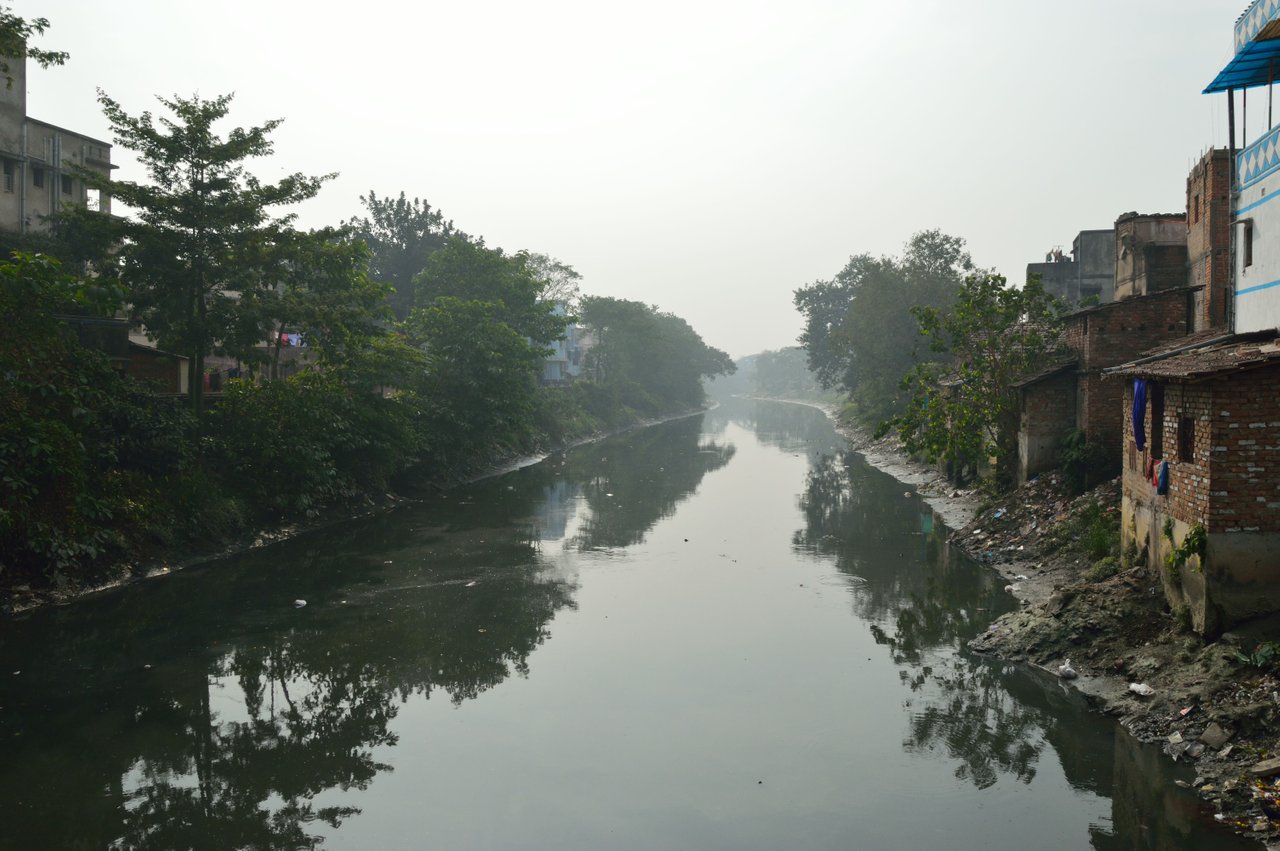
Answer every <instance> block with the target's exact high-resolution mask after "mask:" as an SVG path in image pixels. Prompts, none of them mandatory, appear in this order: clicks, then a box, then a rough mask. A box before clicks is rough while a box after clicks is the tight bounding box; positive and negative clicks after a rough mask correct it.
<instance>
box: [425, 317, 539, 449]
mask: <svg viewBox="0 0 1280 851" xmlns="http://www.w3.org/2000/svg"><path fill="white" fill-rule="evenodd" d="M504 313H505V310H504V308H503V306H502V305H501V304H500V303H495V302H490V301H481V300H478V299H470V300H466V299H462V298H457V297H454V296H447V295H442V296H438V297H437V298H436V299H434V300H433V301H432V303H431V305H430V306H429V307H421V308H417V309H415V310H414V311H413V313H411V314H410V315H409V319H408V320H406V322H405V323H404V328H405V330H406V331H407V332H408V335H409V339H410V340H411V341H413V342H414V343H416V344H418V345H419V346H420V347H421V348H422V350H423V351H425V352H426V356H427V357H428V358H429V361H430V368H429V370H428V372H427V375H426V377H425V378H424V380H423V386H422V390H421V395H420V400H421V402H422V403H423V404H424V405H426V406H427V411H428V412H427V417H428V419H429V422H430V424H431V426H430V431H431V433H432V434H433V435H435V439H436V445H435V451H436V456H437V460H440V461H443V462H444V463H445V464H447V465H449V466H451V467H452V466H454V465H458V464H462V463H466V462H469V461H472V460H474V458H475V456H476V455H478V454H481V453H484V452H486V451H488V450H489V449H492V448H494V447H495V446H503V447H506V448H515V447H519V446H520V445H522V443H523V442H524V440H525V439H526V438H528V437H529V436H530V427H531V423H532V414H533V408H534V403H535V398H536V393H537V382H536V376H537V370H538V366H539V364H540V363H541V361H542V358H543V357H545V355H546V350H545V349H542V348H540V347H538V346H536V345H533V344H531V343H530V342H529V340H528V339H527V338H526V336H525V335H524V334H522V333H521V332H520V331H519V330H517V329H516V328H514V327H512V326H511V325H510V324H508V323H507V322H506V321H505V317H504Z"/></svg>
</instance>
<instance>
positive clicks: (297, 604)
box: [293, 600, 307, 609]
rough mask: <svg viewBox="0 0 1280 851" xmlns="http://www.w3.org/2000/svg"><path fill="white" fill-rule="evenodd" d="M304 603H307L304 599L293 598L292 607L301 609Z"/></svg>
mask: <svg viewBox="0 0 1280 851" xmlns="http://www.w3.org/2000/svg"><path fill="white" fill-rule="evenodd" d="M306 604H307V601H306V600H294V601H293V607H294V608H295V609H301V608H302V607H303V606H305V605H306Z"/></svg>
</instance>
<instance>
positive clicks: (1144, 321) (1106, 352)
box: [1066, 289, 1191, 370]
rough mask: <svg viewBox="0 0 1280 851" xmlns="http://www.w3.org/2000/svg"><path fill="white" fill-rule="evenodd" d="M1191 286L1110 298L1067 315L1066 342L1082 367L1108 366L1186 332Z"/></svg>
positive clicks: (1187, 331)
mask: <svg viewBox="0 0 1280 851" xmlns="http://www.w3.org/2000/svg"><path fill="white" fill-rule="evenodd" d="M1189 298H1190V296H1189V291H1188V290H1185V289H1183V290H1177V291H1165V292H1159V293H1152V294H1151V295H1146V296H1141V297H1136V298H1128V299H1125V300H1124V301H1117V302H1111V303H1110V304H1106V305H1103V306H1102V307H1101V308H1099V309H1097V310H1092V311H1085V312H1081V313H1077V314H1075V315H1074V316H1071V317H1069V318H1068V319H1067V328H1066V343H1067V346H1068V347H1069V348H1071V349H1072V350H1073V351H1075V352H1076V353H1077V354H1078V355H1079V356H1080V368H1081V369H1082V370H1098V369H1105V368H1106V367H1109V366H1117V365H1119V364H1122V363H1125V362H1126V361H1130V360H1133V359H1134V358H1135V357H1137V356H1138V355H1139V354H1140V353H1142V352H1145V351H1147V350H1148V349H1152V348H1155V347H1156V346H1158V345H1160V344H1162V343H1165V342H1167V341H1169V340H1173V339H1176V338H1178V337H1183V336H1186V334H1187V333H1189V331H1190V330H1191V329H1190V328H1188V327H1187V318H1188V313H1189V310H1188V300H1189Z"/></svg>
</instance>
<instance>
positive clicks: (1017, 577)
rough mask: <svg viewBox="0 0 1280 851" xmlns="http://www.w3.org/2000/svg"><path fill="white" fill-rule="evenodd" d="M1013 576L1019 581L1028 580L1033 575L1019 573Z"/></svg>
mask: <svg viewBox="0 0 1280 851" xmlns="http://www.w3.org/2000/svg"><path fill="white" fill-rule="evenodd" d="M1013 578H1014V579H1016V580H1018V581H1019V582H1025V581H1027V580H1028V579H1030V578H1031V577H1029V576H1027V575H1026V574H1025V573H1019V574H1018V575H1017V576H1015V577H1013Z"/></svg>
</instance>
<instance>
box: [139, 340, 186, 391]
mask: <svg viewBox="0 0 1280 851" xmlns="http://www.w3.org/2000/svg"><path fill="white" fill-rule="evenodd" d="M185 368H186V361H185V359H183V358H178V357H174V356H173V355H167V354H162V353H160V352H157V351H154V350H149V349H143V348H132V347H131V351H130V352H129V370H128V372H129V375H130V376H131V377H132V378H136V379H138V380H139V381H149V382H151V383H152V384H154V385H155V386H156V389H157V390H159V391H160V392H161V393H177V392H179V390H180V388H181V385H180V384H179V382H180V381H181V372H180V371H181V370H183V369H185Z"/></svg>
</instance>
